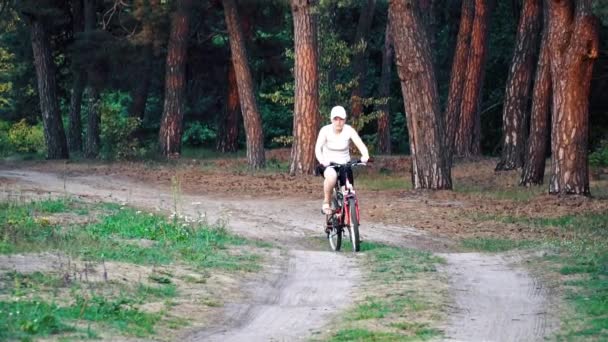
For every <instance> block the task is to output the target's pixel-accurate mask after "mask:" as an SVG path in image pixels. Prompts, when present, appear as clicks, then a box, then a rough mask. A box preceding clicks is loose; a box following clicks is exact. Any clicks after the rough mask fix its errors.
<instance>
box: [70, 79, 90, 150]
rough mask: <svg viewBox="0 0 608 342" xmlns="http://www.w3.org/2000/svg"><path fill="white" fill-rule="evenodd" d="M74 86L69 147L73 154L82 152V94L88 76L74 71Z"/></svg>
mask: <svg viewBox="0 0 608 342" xmlns="http://www.w3.org/2000/svg"><path fill="white" fill-rule="evenodd" d="M72 74H73V75H74V84H73V85H72V94H71V97H70V117H69V121H68V146H69V149H70V151H71V152H82V118H81V109H82V93H83V92H84V88H85V86H86V84H87V74H86V72H84V71H82V70H74V72H73V73H72Z"/></svg>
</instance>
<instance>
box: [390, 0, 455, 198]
mask: <svg viewBox="0 0 608 342" xmlns="http://www.w3.org/2000/svg"><path fill="white" fill-rule="evenodd" d="M417 11H418V9H417V6H416V1H415V0H391V1H390V3H389V22H390V26H391V35H392V37H393V44H394V47H395V57H396V65H397V72H398V74H399V79H400V81H401V90H402V92H403V100H404V102H405V112H406V113H407V126H408V132H409V137H410V149H411V155H412V182H413V186H414V188H415V189H451V188H452V179H451V175H450V166H449V164H450V163H449V156H448V155H447V153H446V149H445V145H444V140H443V139H442V136H443V132H444V127H443V125H444V123H443V121H442V118H441V113H440V111H439V102H438V101H439V100H438V99H439V96H438V95H437V83H436V80H435V72H434V70H433V64H432V58H431V51H430V47H429V42H428V39H427V37H426V30H425V29H424V27H423V26H422V24H421V22H420V17H419V14H418V13H417Z"/></svg>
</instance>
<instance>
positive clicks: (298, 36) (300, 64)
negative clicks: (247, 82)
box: [289, 0, 321, 175]
mask: <svg viewBox="0 0 608 342" xmlns="http://www.w3.org/2000/svg"><path fill="white" fill-rule="evenodd" d="M291 11H292V13H293V32H294V43H295V47H294V52H295V56H296V58H295V65H294V75H295V94H294V96H295V99H294V100H295V104H294V113H293V146H292V149H291V165H290V167H289V173H290V174H291V175H295V174H312V173H313V172H314V169H315V165H316V160H315V141H316V138H317V132H318V130H319V123H320V121H321V118H320V117H319V75H318V66H317V63H318V55H317V18H316V15H315V14H314V13H313V11H314V9H313V8H312V5H310V4H309V3H308V1H306V0H292V2H291Z"/></svg>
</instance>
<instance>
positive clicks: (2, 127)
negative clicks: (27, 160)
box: [0, 121, 13, 156]
mask: <svg viewBox="0 0 608 342" xmlns="http://www.w3.org/2000/svg"><path fill="white" fill-rule="evenodd" d="M10 128H11V124H10V123H8V122H6V121H0V156H6V155H7V154H9V153H10V152H11V151H12V150H13V147H12V146H11V143H10V141H9V140H8V131H9V130H10Z"/></svg>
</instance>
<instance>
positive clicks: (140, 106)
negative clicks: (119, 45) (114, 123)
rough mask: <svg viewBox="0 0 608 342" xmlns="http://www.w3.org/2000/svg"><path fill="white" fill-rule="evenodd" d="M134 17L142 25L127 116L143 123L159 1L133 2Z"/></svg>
mask: <svg viewBox="0 0 608 342" xmlns="http://www.w3.org/2000/svg"><path fill="white" fill-rule="evenodd" d="M135 6H136V13H135V16H136V18H137V19H139V21H140V22H141V23H142V30H141V32H140V34H139V35H138V37H137V40H136V44H138V45H141V49H140V58H139V60H138V61H137V62H138V64H140V66H139V68H138V71H137V73H138V75H139V76H138V77H137V79H136V81H135V82H136V83H135V86H134V87H133V89H132V91H131V99H132V101H133V102H131V108H130V109H129V114H130V115H131V116H132V117H135V118H138V119H139V120H140V121H143V119H144V116H145V112H146V102H147V100H148V92H149V89H150V79H151V76H152V61H153V58H154V49H153V45H154V36H155V35H156V34H158V33H157V32H155V30H154V24H153V13H154V12H155V11H158V10H159V7H160V1H159V0H137V1H135Z"/></svg>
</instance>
